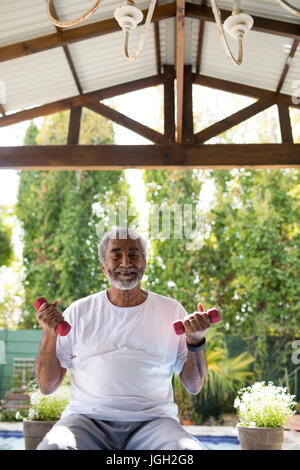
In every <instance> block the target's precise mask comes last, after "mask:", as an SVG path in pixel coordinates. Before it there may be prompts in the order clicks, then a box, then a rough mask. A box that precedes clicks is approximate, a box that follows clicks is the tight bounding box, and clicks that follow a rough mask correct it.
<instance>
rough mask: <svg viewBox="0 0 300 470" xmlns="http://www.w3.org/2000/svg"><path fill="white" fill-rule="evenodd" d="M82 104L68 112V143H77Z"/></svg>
mask: <svg viewBox="0 0 300 470" xmlns="http://www.w3.org/2000/svg"><path fill="white" fill-rule="evenodd" d="M81 113H82V106H76V108H72V109H71V112H70V121H69V132H68V145H75V144H79V138H80V123H81Z"/></svg>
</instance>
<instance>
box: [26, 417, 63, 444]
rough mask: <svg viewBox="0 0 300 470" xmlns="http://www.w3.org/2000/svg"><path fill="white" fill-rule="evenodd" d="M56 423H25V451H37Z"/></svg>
mask: <svg viewBox="0 0 300 470" xmlns="http://www.w3.org/2000/svg"><path fill="white" fill-rule="evenodd" d="M55 423H56V421H29V420H26V419H24V421H23V434H24V438H25V449H26V450H35V449H36V448H37V446H38V445H39V443H40V442H42V440H43V438H44V437H45V435H46V434H47V432H49V431H50V429H51V428H52V427H53V426H54V424H55Z"/></svg>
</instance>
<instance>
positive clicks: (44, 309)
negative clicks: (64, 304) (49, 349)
mask: <svg viewBox="0 0 300 470" xmlns="http://www.w3.org/2000/svg"><path fill="white" fill-rule="evenodd" d="M57 304H58V301H57V300H56V301H55V302H54V303H53V304H51V303H50V302H44V303H43V304H42V305H41V306H40V308H39V309H38V311H37V313H36V314H35V317H36V319H37V321H38V322H39V324H40V325H41V327H42V328H43V331H44V333H45V334H47V335H49V336H57V333H56V331H55V328H56V327H57V325H58V324H59V323H60V322H61V321H63V319H64V318H63V316H62V313H61V312H60V311H59V310H58V309H57Z"/></svg>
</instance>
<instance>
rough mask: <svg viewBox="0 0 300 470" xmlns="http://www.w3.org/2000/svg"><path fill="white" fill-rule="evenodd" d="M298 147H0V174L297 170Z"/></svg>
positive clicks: (257, 145)
mask: <svg viewBox="0 0 300 470" xmlns="http://www.w3.org/2000/svg"><path fill="white" fill-rule="evenodd" d="M299 167H300V144H218V145H202V144H181V145H179V144H176V143H175V144H162V145H43V146H37V145H33V146H20V147H0V169H20V170H74V169H75V170H77V169H86V170H112V169H115V170H117V169H122V168H145V169H146V168H147V169H169V168H178V169H183V168H202V169H209V168H215V169H232V168H250V169H254V168H299Z"/></svg>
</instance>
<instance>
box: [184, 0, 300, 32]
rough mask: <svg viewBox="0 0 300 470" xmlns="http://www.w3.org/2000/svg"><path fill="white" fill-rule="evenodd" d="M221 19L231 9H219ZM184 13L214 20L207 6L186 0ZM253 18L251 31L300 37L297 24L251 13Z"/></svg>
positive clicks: (204, 19) (228, 14)
mask: <svg viewBox="0 0 300 470" xmlns="http://www.w3.org/2000/svg"><path fill="white" fill-rule="evenodd" d="M220 11H221V15H222V19H223V20H225V19H226V18H227V17H228V16H230V15H231V13H232V12H231V11H229V10H223V9H220ZM185 15H186V17H189V18H195V19H198V20H203V21H209V22H211V23H214V22H215V19H214V15H213V12H212V9H211V8H210V7H207V6H203V5H197V4H195V3H189V2H187V3H186V4H185ZM251 16H252V18H253V20H254V25H253V28H252V29H253V31H259V32H261V33H267V34H273V35H277V36H283V37H286V38H291V39H298V40H299V39H300V28H299V24H295V23H289V22H287V21H280V20H273V19H269V18H263V17H260V16H256V15H251Z"/></svg>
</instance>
